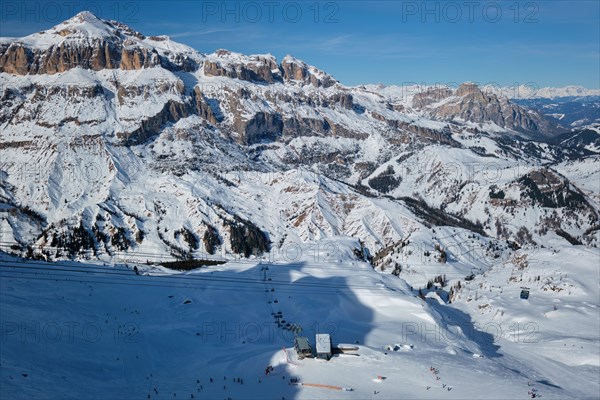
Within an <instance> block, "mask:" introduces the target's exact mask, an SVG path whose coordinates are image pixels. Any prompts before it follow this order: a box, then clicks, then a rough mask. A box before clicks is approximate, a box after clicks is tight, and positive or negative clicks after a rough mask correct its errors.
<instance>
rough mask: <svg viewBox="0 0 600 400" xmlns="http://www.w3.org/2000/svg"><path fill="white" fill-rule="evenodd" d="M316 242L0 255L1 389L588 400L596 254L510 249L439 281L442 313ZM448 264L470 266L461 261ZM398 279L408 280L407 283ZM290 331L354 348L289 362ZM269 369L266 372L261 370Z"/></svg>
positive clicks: (592, 389)
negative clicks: (268, 248) (526, 292)
mask: <svg viewBox="0 0 600 400" xmlns="http://www.w3.org/2000/svg"><path fill="white" fill-rule="evenodd" d="M439 233H442V234H443V233H446V232H439ZM315 244H316V245H317V247H316V248H315V247H312V246H308V247H306V246H302V247H301V248H300V249H301V251H300V253H302V254H303V256H301V257H298V259H297V260H296V261H294V262H290V261H287V262H283V263H262V264H261V263H258V264H257V263H256V262H254V263H243V262H239V261H238V262H230V263H228V264H225V265H222V266H214V267H208V268H204V269H201V270H197V271H193V272H190V273H184V274H179V273H178V274H173V273H172V272H168V271H166V270H164V269H160V268H154V267H147V266H143V265H139V266H138V267H139V271H140V275H136V274H135V273H134V272H133V271H132V270H131V269H128V268H123V267H111V268H107V267H103V266H102V265H101V264H78V263H72V262H68V263H61V264H58V265H57V264H46V263H42V262H27V263H24V262H22V261H19V260H16V259H7V258H5V259H4V261H3V266H2V271H1V272H0V278H1V279H0V285H1V287H0V289H1V290H0V311H1V313H0V315H1V316H2V324H3V346H2V352H0V382H1V385H0V395H1V396H2V397H3V398H31V397H36V398H58V397H59V398H81V397H98V398H125V397H127V398H130V397H139V398H148V397H147V396H150V397H149V398H151V399H154V398H221V397H224V398H227V397H230V398H240V399H259V398H260V399H280V398H282V397H283V398H286V399H289V398H297V399H304V398H310V399H313V398H336V399H337V398H347V399H365V398H385V399H397V398H461V399H464V398H478V399H481V398H530V397H531V394H532V393H535V394H536V397H542V398H566V397H577V398H587V397H592V398H593V397H594V396H596V395H597V393H598V390H599V389H600V387H599V384H600V383H599V381H598V371H599V368H600V365H599V364H598V354H599V352H600V349H599V347H598V346H599V342H598V337H597V333H598V329H600V326H598V318H597V315H598V306H599V304H598V294H599V292H598V285H597V282H598V278H599V277H598V271H597V269H593V268H589V267H590V266H591V264H592V263H593V262H594V260H597V259H598V256H599V254H598V251H597V250H593V251H592V250H584V251H582V250H581V249H577V250H575V249H571V248H568V247H561V248H560V249H556V250H554V251H549V250H542V251H538V252H536V251H520V252H517V253H514V254H512V255H511V257H510V259H507V260H505V262H503V263H502V264H498V265H497V266H495V267H494V268H489V269H487V270H486V272H485V273H484V274H483V275H478V276H477V277H476V278H475V279H474V280H473V281H470V282H465V281H464V280H462V278H461V277H450V282H449V285H450V286H455V285H457V281H458V279H461V280H462V288H461V289H454V294H453V302H452V303H450V304H448V303H446V301H444V300H443V299H445V298H447V290H448V289H449V287H450V286H446V287H445V288H441V287H437V290H436V287H434V288H432V289H430V290H427V291H423V293H422V296H423V297H422V298H420V297H418V296H417V294H418V291H417V289H416V286H415V288H414V290H411V287H410V285H409V284H408V283H407V281H405V280H404V279H399V278H397V277H395V276H394V275H391V274H380V273H377V272H376V271H374V270H373V269H372V268H371V266H370V265H368V264H366V263H364V262H361V261H358V260H355V259H352V258H348V257H344V256H341V257H337V256H336V255H334V253H333V251H332V249H335V248H342V247H348V248H353V247H355V246H356V245H357V242H356V241H351V240H350V241H349V240H347V239H343V238H339V237H337V238H333V239H331V240H328V241H319V242H316V243H315ZM347 253H348V252H347V251H342V252H340V254H347ZM575 258H577V260H578V261H575ZM454 264H455V266H456V267H457V268H459V269H460V268H462V269H465V268H466V269H468V268H469V264H468V262H466V261H458V260H457V261H456V262H455V263H454ZM432 267H433V264H432ZM565 271H569V272H565ZM401 277H405V278H406V279H407V280H408V282H411V279H412V278H411V275H410V274H407V275H404V274H403V275H401ZM457 278H458V279H457ZM524 285H527V286H529V287H530V288H531V291H530V293H531V294H530V298H529V299H528V300H521V299H519V293H520V286H524ZM23 293H27V296H26V297H24V296H23ZM67 309H68V313H67V312H65V310H67ZM279 312H281V317H279V318H276V317H275V316H276V315H277V314H278V313H279ZM297 324H299V325H300V326H301V328H302V333H301V335H304V336H307V337H308V338H309V341H310V342H311V343H312V345H313V346H314V344H315V341H314V340H315V334H316V333H330V334H331V337H332V340H333V344H334V346H337V345H339V344H346V345H347V346H357V348H358V350H357V351H356V352H354V353H355V354H341V355H335V356H334V357H333V358H332V359H331V360H329V361H324V360H318V359H311V358H306V359H303V360H298V357H297V355H296V353H295V351H294V349H293V337H294V334H293V333H292V332H291V327H292V325H297ZM565 327H571V330H567V331H565ZM269 365H270V366H272V367H273V369H274V370H273V372H271V373H270V374H268V375H265V370H266V368H267V366H269ZM291 379H295V380H297V381H298V383H300V384H302V385H301V386H300V385H290V380H291ZM315 384H316V385H328V387H325V386H320V387H319V386H311V385H315ZM337 388H346V389H352V390H351V391H340V390H338V389H337Z"/></svg>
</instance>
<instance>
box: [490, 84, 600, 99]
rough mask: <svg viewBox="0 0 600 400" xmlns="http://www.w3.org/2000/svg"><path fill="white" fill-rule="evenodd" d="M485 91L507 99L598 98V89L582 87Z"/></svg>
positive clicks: (526, 86) (524, 86)
mask: <svg viewBox="0 0 600 400" xmlns="http://www.w3.org/2000/svg"><path fill="white" fill-rule="evenodd" d="M484 89H485V90H486V91H491V92H493V93H495V94H497V95H503V96H506V97H508V98H509V99H516V100H524V99H556V98H560V97H589V96H600V89H587V88H584V87H582V86H573V85H571V86H565V87H561V88H556V87H544V88H538V87H536V86H535V85H533V84H532V85H519V86H508V87H499V86H495V85H486V86H484Z"/></svg>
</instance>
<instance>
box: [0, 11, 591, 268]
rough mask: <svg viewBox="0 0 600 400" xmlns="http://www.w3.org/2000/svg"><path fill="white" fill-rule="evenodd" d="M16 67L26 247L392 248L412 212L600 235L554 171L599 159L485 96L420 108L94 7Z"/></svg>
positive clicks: (150, 251) (9, 75) (11, 111)
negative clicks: (328, 243) (317, 243)
mask: <svg viewBox="0 0 600 400" xmlns="http://www.w3.org/2000/svg"><path fill="white" fill-rule="evenodd" d="M0 60H1V61H0V70H2V71H3V73H2V74H0V82H1V83H2V96H1V100H0V101H1V102H2V114H1V115H0V126H2V137H1V146H2V147H1V151H2V159H3V165H4V173H3V181H2V182H3V184H2V192H1V196H2V199H3V202H4V204H5V206H4V207H5V208H6V209H8V210H11V212H9V213H7V214H8V215H7V216H5V217H4V218H3V225H2V226H3V237H4V239H3V241H4V242H6V243H5V245H8V246H12V247H14V248H16V249H20V251H21V252H22V254H25V253H27V252H29V253H33V254H43V255H44V256H45V257H50V258H55V257H59V258H60V257H73V256H75V255H76V254H78V252H82V254H85V255H86V257H100V258H103V257H114V256H115V255H116V254H119V253H120V252H124V253H126V254H136V253H139V254H144V255H146V256H148V255H154V254H163V253H165V252H166V253H167V254H172V255H173V256H176V257H187V256H189V255H190V254H197V255H200V254H204V255H206V254H207V253H208V254H213V253H218V254H221V255H223V254H243V255H245V256H248V255H249V254H253V253H254V254H260V253H261V252H263V251H265V250H266V249H269V248H274V247H278V248H281V247H282V246H284V245H285V244H286V243H291V242H295V241H297V240H301V241H310V240H314V239H319V238H323V237H327V236H329V235H350V236H355V237H358V238H360V239H361V240H362V241H363V242H364V243H365V244H366V245H367V247H368V249H369V251H370V252H371V253H373V254H374V253H376V252H377V251H378V250H380V249H381V248H383V247H384V246H385V245H386V244H388V243H391V242H394V241H397V240H399V239H401V238H405V237H406V236H407V235H408V234H409V233H408V232H409V231H411V230H415V229H418V228H416V227H417V226H422V225H421V224H423V223H425V224H428V222H426V221H424V220H423V218H422V217H417V216H415V215H414V212H415V211H414V204H413V205H411V207H412V208H410V207H409V208H407V204H408V203H406V202H407V201H409V200H410V199H417V200H418V201H419V203H418V204H423V205H424V206H426V207H433V208H435V209H439V210H440V211H439V212H441V213H442V214H444V215H445V217H444V218H443V219H445V220H447V221H450V220H451V219H453V218H454V219H456V218H458V221H462V222H460V223H459V224H461V225H463V226H478V227H479V228H478V229H479V230H480V231H481V232H482V233H485V234H487V235H490V236H494V237H498V238H502V239H510V240H515V241H518V242H520V243H522V244H524V243H540V244H541V243H550V242H551V241H553V240H554V239H553V238H554V237H555V236H553V235H554V234H555V232H561V234H562V232H567V234H568V235H569V237H573V238H575V240H577V241H578V242H582V243H589V244H594V243H596V242H597V238H596V237H595V235H594V233H595V232H597V229H598V210H597V203H595V202H594V201H593V200H592V199H591V198H590V197H588V196H587V195H586V194H585V193H584V194H582V193H583V192H581V190H580V189H579V188H578V186H577V185H576V184H575V183H573V182H571V181H569V180H567V179H566V178H565V177H562V176H561V175H560V174H558V173H557V172H556V171H553V170H552V166H551V165H552V164H553V163H559V162H562V161H563V160H565V159H578V158H579V157H581V154H580V153H578V152H576V151H574V150H570V149H568V148H563V147H562V146H560V145H553V144H552V143H549V142H544V141H537V142H536V141H533V142H532V141H531V139H537V140H545V139H546V138H548V137H553V136H555V135H556V134H557V133H559V132H560V128H559V127H558V126H555V125H552V123H551V122H549V121H547V120H545V119H544V117H543V116H541V115H540V114H537V113H536V112H534V111H531V110H527V109H524V108H521V107H519V106H517V105H515V104H512V103H511V102H510V101H509V100H508V99H506V98H503V97H497V96H495V95H489V94H485V93H484V92H482V91H481V90H479V88H477V87H476V86H474V85H472V84H465V85H462V86H461V87H460V88H458V90H456V91H455V92H454V91H452V90H449V89H448V90H447V89H438V90H433V91H432V90H429V89H428V90H426V91H424V92H420V93H415V94H414V95H413V96H412V98H411V99H410V101H407V98H400V97H398V96H397V93H395V91H394V89H393V88H378V87H372V86H367V87H346V86H343V85H342V84H340V83H339V82H337V81H336V80H335V79H334V78H333V77H331V76H330V75H328V74H327V73H325V72H323V71H321V70H319V69H317V68H315V67H312V66H309V65H307V64H306V63H304V62H302V61H299V60H297V59H295V58H293V57H291V56H287V57H285V58H284V59H283V60H282V61H281V63H279V64H278V63H277V61H276V60H275V58H274V57H273V56H271V55H252V56H246V55H242V54H237V53H233V52H230V51H227V50H218V51H216V52H215V53H212V54H203V53H199V52H196V51H195V50H192V49H190V48H189V47H186V46H183V45H180V44H177V43H174V42H172V41H171V40H170V39H169V38H167V37H163V36H161V37H145V36H144V35H142V34H140V33H138V32H134V31H133V30H132V29H130V28H128V27H126V26H124V25H122V24H120V23H118V22H114V21H104V20H100V19H98V18H96V17H95V16H93V15H92V14H91V13H88V12H84V13H80V14H78V15H77V16H75V17H73V18H72V19H70V20H68V21H65V22H64V23H62V24H59V25H57V26H56V27H54V28H52V29H50V30H48V31H45V32H40V33H37V34H33V35H30V36H27V37H25V38H21V39H10V40H7V39H3V40H2V47H1V48H0ZM524 137H526V138H527V139H524ZM589 154H595V153H593V152H592V153H587V154H586V155H589ZM215 164H217V165H218V167H215ZM415 165H418V166H420V167H419V168H414V166H415ZM473 166H475V167H474V168H473ZM594 167H595V164H592V168H594ZM492 169H493V170H494V177H493V178H492V179H490V171H491V170H492ZM32 171H33V172H32ZM303 171H310V174H308V175H306V174H305V172H303ZM248 176H251V177H253V178H255V179H256V181H253V180H252V179H250V180H249V179H248ZM28 177H33V178H34V179H29V178H28ZM290 177H300V179H290ZM548 180H549V181H548ZM547 182H552V183H551V184H550V185H548V183H547ZM249 185H250V186H249ZM288 192H289V193H304V194H305V195H303V197H304V200H302V201H299V197H298V196H292V197H290V198H289V199H288V198H287V197H286V196H285V195H284V194H285V193H288ZM274 193H280V194H278V195H277V196H276V197H275V198H273V194H274ZM495 193H505V196H506V197H504V198H497V197H494V196H496V195H495ZM381 195H386V196H388V197H389V198H388V199H385V200H382V199H381V198H380V199H378V197H379V196H381ZM340 198H344V199H347V200H345V205H344V206H343V207H341V206H340V205H339V204H340V203H339V199H340ZM405 198H406V199H405ZM407 199H408V200H407ZM275 202H277V203H279V205H275ZM353 210H356V211H353ZM358 210H360V211H358ZM392 210H395V211H392ZM396 210H397V211H396ZM411 210H412V211H411ZM420 212H421V214H422V213H423V211H422V209H421V211H420ZM515 213H524V215H525V218H523V219H519V221H518V223H517V224H514V225H513V224H506V223H505V222H506V221H510V220H512V217H513V216H514V214H515ZM283 215H285V218H287V221H289V222H281V221H283V220H282V216H283ZM399 215H406V218H405V222H402V221H400V220H398V219H397V218H398V216H399ZM407 221H409V222H407ZM465 224H466V225H465ZM499 225H502V226H503V227H504V228H503V229H498V228H497V226H499ZM75 227H77V228H78V229H79V230H76V231H75V232H78V234H77V235H75V236H74V233H73V232H74V231H73V229H74V228H75ZM237 230H240V232H248V231H252V232H255V234H256V235H255V237H256V246H255V247H252V248H251V249H242V248H240V247H239V246H238V245H236V244H235V243H234V242H235V240H234V239H232V238H234V237H236V235H237V233H236V232H237ZM115 232H117V233H118V235H115ZM80 236H81V237H80ZM563 236H564V235H563ZM109 237H111V238H112V239H110V240H109V239H108V238H109ZM186 238H187V239H186ZM209 239H210V240H209ZM207 243H208V244H207ZM272 246H274V247H272ZM28 248H29V250H28ZM144 258H152V257H150V256H148V257H144Z"/></svg>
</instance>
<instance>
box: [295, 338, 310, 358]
mask: <svg viewBox="0 0 600 400" xmlns="http://www.w3.org/2000/svg"><path fill="white" fill-rule="evenodd" d="M294 349H295V350H296V353H298V358H299V359H301V360H302V359H303V358H304V357H312V356H313V353H312V347H310V343H309V342H308V338H307V337H304V336H296V339H294Z"/></svg>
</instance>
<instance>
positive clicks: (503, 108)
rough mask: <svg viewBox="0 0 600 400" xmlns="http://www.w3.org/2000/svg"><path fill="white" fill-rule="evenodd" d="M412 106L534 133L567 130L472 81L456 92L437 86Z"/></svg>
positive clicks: (549, 134) (439, 115)
mask: <svg viewBox="0 0 600 400" xmlns="http://www.w3.org/2000/svg"><path fill="white" fill-rule="evenodd" d="M412 106H413V107H414V108H415V109H418V110H424V111H426V112H427V113H428V114H429V115H431V116H434V117H437V118H441V119H443V120H455V119H460V120H463V121H472V122H486V121H489V122H493V123H495V124H496V125H498V126H500V127H504V128H508V129H512V130H515V131H517V132H520V133H523V134H526V135H530V136H533V135H535V134H538V135H541V136H543V137H552V136H555V135H556V134H557V133H559V132H561V131H564V128H562V129H561V127H560V126H556V125H554V124H552V123H551V122H549V121H548V120H545V119H544V118H543V117H542V116H541V115H540V114H538V113H537V112H532V111H530V110H526V109H524V108H522V107H519V106H518V105H516V104H513V103H511V102H510V101H509V100H508V99H507V98H504V97H500V98H499V97H498V96H496V95H495V94H493V93H488V92H484V91H483V90H482V89H480V88H479V87H478V86H477V85H474V84H470V83H464V84H462V85H460V86H459V87H458V88H457V89H456V90H455V91H452V90H451V89H448V88H435V89H431V90H427V91H425V92H424V93H419V94H417V95H415V96H414V97H413V103H412Z"/></svg>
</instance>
